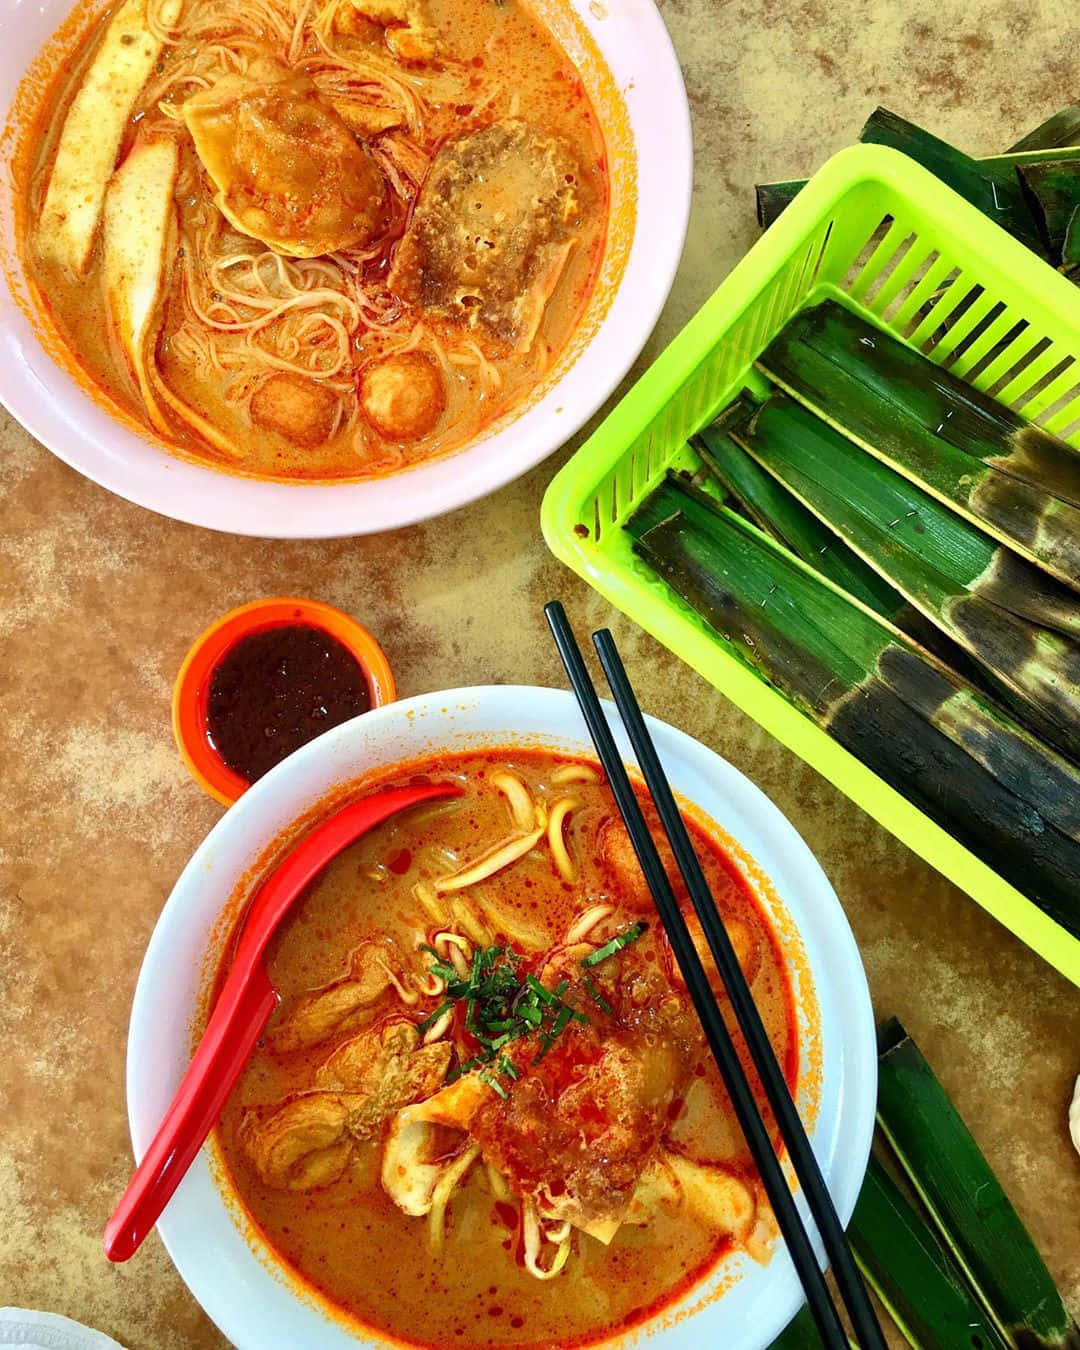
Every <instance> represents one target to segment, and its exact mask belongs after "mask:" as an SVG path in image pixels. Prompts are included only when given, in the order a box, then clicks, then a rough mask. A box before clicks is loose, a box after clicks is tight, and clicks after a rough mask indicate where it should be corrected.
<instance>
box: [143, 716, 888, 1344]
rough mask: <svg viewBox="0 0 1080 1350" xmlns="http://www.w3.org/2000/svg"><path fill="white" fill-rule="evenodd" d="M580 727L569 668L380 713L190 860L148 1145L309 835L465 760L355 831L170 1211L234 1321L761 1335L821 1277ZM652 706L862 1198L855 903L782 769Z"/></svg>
mask: <svg viewBox="0 0 1080 1350" xmlns="http://www.w3.org/2000/svg"><path fill="white" fill-rule="evenodd" d="M523 710H527V711H525V712H523ZM577 728H578V724H577V720H576V713H575V711H574V709H573V706H572V700H571V696H570V695H569V694H564V693H562V692H559V691H553V690H515V689H489V690H461V691H456V692H454V693H450V694H441V695H436V696H433V697H430V698H421V699H413V700H409V701H408V702H406V703H399V704H394V705H390V706H388V707H386V708H384V709H379V710H376V711H375V712H373V713H369V714H367V715H366V716H365V717H363V718H361V719H357V720H356V721H354V722H352V723H348V724H345V725H343V726H342V727H339V728H337V729H336V730H334V731H332V732H330V733H328V734H327V735H326V736H324V737H322V738H320V740H319V741H317V742H314V743H312V745H310V746H309V747H306V748H305V749H303V750H301V751H299V752H298V753H297V754H296V755H294V756H293V757H291V758H290V759H289V760H288V761H287V762H286V763H285V764H283V765H281V766H279V768H277V769H275V770H273V771H272V772H271V773H270V774H268V775H267V776H266V777H265V778H264V779H262V780H260V782H259V783H257V784H256V785H255V786H254V787H253V788H252V789H251V790H250V791H249V792H248V793H247V794H245V796H244V797H243V798H242V799H241V801H240V802H239V803H238V805H237V806H235V807H234V808H233V809H232V810H230V812H229V813H228V815H227V816H226V818H225V819H224V820H223V821H222V822H221V823H220V825H219V826H218V827H217V828H216V829H215V830H214V831H213V833H212V834H211V835H210V837H209V838H208V840H207V842H206V843H205V844H204V845H203V847H202V848H201V849H200V851H199V853H198V854H196V856H195V858H194V859H193V860H192V863H191V864H190V865H189V867H188V869H187V871H186V872H185V873H184V876H183V877H182V878H181V880H180V882H179V883H178V885H177V888H176V890H175V891H174V894H173V896H172V898H171V899H170V901H169V903H168V905H167V906H166V908H165V911H164V913H163V915H162V919H161V921H160V924H159V927H158V930H157V931H156V932H155V935H154V938H153V940H152V942H151V945H150V949H149V951H148V954H147V958H146V962H145V965H144V968H143V972H142V975H141V977H140V982H139V988H138V992H137V995H136V1003H135V1010H134V1014H133V1019H132V1035H131V1042H130V1045H129V1074H128V1078H129V1110H130V1114H131V1120H132V1128H133V1137H134V1141H135V1145H136V1151H139V1150H140V1149H141V1148H143V1147H145V1145H146V1143H147V1142H148V1140H149V1137H150V1135H151V1134H152V1132H153V1130H154V1128H155V1127H156V1125H157V1122H158V1119H159V1116H160V1110H161V1109H162V1108H163V1106H164V1105H165V1104H166V1103H167V1101H168V1099H169V1096H170V1095H171V1092H172V1090H173V1087H174V1086H175V1082H176V1080H177V1079H178V1077H179V1074H180V1073H181V1072H182V1069H183V1067H184V1064H185V1062H186V1058H187V1056H188V1055H189V1054H190V1047H191V1030H192V1025H194V1026H195V1028H196V1029H197V1027H198V1025H199V1018H200V1016H201V1015H204V1013H205V1008H206V1006H207V1004H208V1002H209V1000H210V999H211V998H212V996H213V990H214V988H215V986H216V984H217V982H218V981H219V980H220V979H221V978H222V976H223V972H224V970H225V969H226V968H227V962H228V958H229V952H230V951H231V942H230V936H231V934H232V933H233V932H235V930H236V926H237V924H238V922H241V921H242V916H243V912H244V905H245V902H246V900H247V899H248V898H249V897H250V895H251V893H252V890H253V887H254V886H255V885H257V882H258V879H259V878H260V877H261V876H263V875H265V874H266V873H267V871H268V870H269V869H271V868H272V867H273V865H274V861H275V859H277V858H279V857H280V856H281V854H282V852H283V850H285V849H286V848H287V847H288V846H289V845H290V844H291V843H293V842H295V841H296V839H297V838H299V837H300V836H301V835H302V834H303V833H304V831H305V830H307V829H310V828H311V826H312V825H313V824H315V823H317V822H318V820H320V819H322V818H324V817H325V816H326V815H327V814H329V813H330V812H332V811H333V810H334V809H335V807H337V806H340V805H341V804H343V803H344V802H345V801H346V800H350V799H353V798H355V797H356V796H358V795H360V794H362V793H364V792H369V791H373V790H377V789H380V788H384V787H391V786H399V785H404V784H406V783H411V782H416V781H423V780H430V781H439V782H453V783H455V784H457V785H459V786H460V787H461V789H462V795H461V796H460V798H454V799H451V800H446V801H441V802H437V803H433V804H429V805H425V806H421V807H419V808H416V809H414V810H412V811H410V812H405V813H402V814H401V815H399V816H397V817H395V818H393V819H392V820H390V821H388V822H386V823H385V824H384V825H383V826H381V827H379V828H378V829H376V830H374V831H372V832H371V833H370V834H369V835H367V836H365V837H364V838H362V839H361V840H359V841H357V842H356V843H355V844H354V845H352V846H351V847H350V848H348V849H347V850H345V852H344V853H342V854H341V855H340V856H339V857H338V858H337V859H336V860H335V861H334V862H332V863H331V864H330V865H329V866H328V867H327V868H326V869H325V870H324V872H323V873H322V874H321V875H320V876H319V877H318V878H317V879H316V880H315V881H314V882H313V883H312V884H311V886H310V887H309V889H308V891H307V892H306V893H305V895H304V896H303V897H302V899H301V900H300V901H299V902H298V904H297V906H296V908H295V909H294V910H293V911H292V912H291V914H290V916H289V917H288V919H287V920H286V922H285V924H284V925H283V926H282V928H281V930H280V931H279V932H278V934H277V935H276V937H275V939H274V941H273V943H272V945H271V947H270V949H269V952H268V956H267V965H268V972H269V974H270V977H271V980H272V982H273V984H274V986H275V988H276V989H277V991H278V994H279V1004H278V1007H277V1009H276V1011H275V1012H274V1014H273V1016H272V1018H271V1020H270V1022H269V1024H268V1026H267V1030H266V1034H265V1036H264V1038H263V1040H262V1042H261V1043H260V1045H259V1046H258V1048H257V1049H256V1051H255V1053H254V1054H253V1055H252V1057H251V1059H250V1061H249V1062H248V1064H247V1066H246V1068H245V1070H244V1073H243V1075H242V1077H241V1079H240V1080H239V1082H238V1083H237V1085H236V1087H235V1088H234V1090H233V1092H232V1094H231V1096H230V1098H229V1100H228V1102H227V1103H226V1106H225V1109H224V1112H223V1114H222V1117H221V1120H220V1122H219V1125H218V1127H217V1129H216V1131H215V1133H214V1135H213V1138H212V1140H211V1142H210V1144H209V1145H208V1147H207V1149H204V1151H203V1154H202V1155H201V1156H200V1158H199V1159H198V1160H197V1162H196V1165H195V1166H194V1167H193V1169H192V1172H191V1173H190V1174H189V1176H188V1177H187V1178H186V1179H185V1181H184V1183H183V1184H182V1186H181V1188H180V1190H179V1191H178V1192H177V1195H176V1197H175V1198H174V1200H173V1202H172V1203H171V1204H170V1206H169V1208H168V1210H167V1211H166V1213H165V1215H164V1216H163V1218H162V1220H161V1223H160V1226H159V1227H160V1232H161V1234H162V1237H163V1238H164V1240H165V1242H166V1245H167V1246H168V1248H169V1250H170V1253H171V1254H172V1256H173V1259H174V1261H175V1262H176V1264H177V1266H178V1268H179V1270H180V1273H181V1274H182V1275H183V1277H184V1278H185V1279H186V1280H187V1282H188V1284H189V1286H190V1287H191V1289H192V1291H193V1292H194V1294H195V1295H196V1297H197V1298H198V1299H199V1300H200V1301H201V1302H202V1303H203V1305H204V1307H205V1308H206V1310H207V1311H208V1313H209V1314H210V1315H211V1316H212V1317H213V1318H214V1319H215V1320H216V1321H217V1322H218V1324H219V1326H220V1327H221V1328H222V1330H223V1331H224V1332H225V1334H226V1335H227V1336H228V1337H229V1338H230V1339H231V1340H232V1341H233V1342H234V1343H235V1344H237V1345H238V1346H241V1347H245V1346H252V1347H256V1346H257V1347H259V1350H266V1348H268V1347H273V1346H282V1347H284V1346H290V1347H295V1346H301V1345H312V1346H314V1345H319V1346H331V1347H332V1346H338V1345H341V1346H346V1345H350V1344H357V1343H360V1344H366V1345H372V1346H375V1345H404V1346H411V1347H426V1348H427V1350H443V1348H444V1347H457V1348H459V1350H481V1347H489V1346H505V1347H516V1348H517V1350H525V1347H530V1348H532V1350H540V1348H541V1347H543V1350H552V1348H553V1347H567V1348H569V1347H572V1346H573V1347H578V1346H587V1345H605V1346H614V1345H619V1344H622V1343H623V1342H624V1340H625V1338H627V1337H633V1336H643V1337H645V1338H646V1340H645V1343H647V1344H653V1343H654V1342H655V1343H656V1344H657V1345H658V1346H659V1345H664V1346H667V1347H689V1346H692V1345H700V1344H702V1343H703V1340H704V1339H705V1338H706V1337H707V1338H709V1339H713V1338H715V1337H717V1336H720V1337H722V1339H723V1343H724V1344H725V1345H730V1346H733V1347H736V1346H737V1347H748V1348H750V1347H759V1346H760V1347H764V1346H766V1345H768V1344H770V1343H771V1341H772V1339H773V1337H774V1336H775V1335H776V1334H777V1332H778V1331H779V1330H780V1328H781V1327H782V1326H783V1325H784V1323H785V1322H786V1320H787V1319H788V1318H789V1317H790V1316H791V1315H793V1313H794V1312H795V1310H796V1309H797V1307H798V1306H799V1304H800V1302H801V1294H800V1291H799V1286H798V1282H797V1279H796V1277H795V1274H794V1271H793V1269H792V1267H791V1265H790V1262H789V1260H788V1258H787V1255H786V1253H785V1252H784V1251H783V1249H782V1247H779V1246H778V1239H777V1230H776V1224H775V1220H774V1218H773V1215H772V1212H771V1209H770V1207H769V1204H768V1202H767V1200H766V1198H765V1196H764V1193H763V1190H762V1187H761V1183H760V1181H759V1179H758V1176H757V1174H756V1171H755V1167H754V1164H753V1162H752V1159H751V1157H750V1156H749V1153H748V1151H747V1148H746V1145H745V1142H744V1140H743V1138H742V1135H741V1133H740V1131H739V1128H738V1125H737V1123H736V1122H735V1119H734V1117H733V1114H732V1110H731V1105H730V1102H729V1100H728V1098H727V1094H726V1092H725V1090H724V1087H723V1084H722V1082H721V1080H720V1077H719V1073H718V1070H717V1069H716V1066H715V1064H714V1063H713V1062H712V1060H711V1058H710V1056H709V1053H708V1050H707V1048H706V1045H705V1042H704V1039H703V1034H702V1032H701V1029H700V1026H699V1024H698V1022H697V1020H696V1018H695V1015H694V1012H693V1008H692V1006H691V1004H690V1001H689V998H688V996H687V993H686V990H685V987H684V985H683V983H682V980H681V977H680V975H679V972H678V970H677V967H676V966H675V963H674V961H673V958H672V954H671V950H670V947H669V945H668V942H667V939H666V937H665V935H664V932H663V929H662V926H661V925H660V923H659V921H658V919H657V916H656V914H655V911H654V908H653V905H652V901H651V898H650V896H649V893H648V890H647V888H646V886H645V883H644V880H643V878H642V875H641V873H640V870H639V868H638V865H637V862H636V859H635V856H634V854H633V850H632V848H631V846H630V842H629V838H628V836H627V833H626V830H625V828H624V826H623V825H622V822H621V819H620V818H619V815H618V812H617V810H616V808H615V804H614V800H613V798H612V795H611V792H610V790H609V788H608V786H607V784H606V782H605V781H604V778H603V775H602V773H601V771H600V769H599V767H598V765H597V764H596V762H595V759H594V758H593V757H592V756H591V754H590V753H588V751H587V749H586V746H585V745H584V744H583V743H582V742H581V740H580V739H579V732H578V729H577ZM654 734H656V735H657V738H658V744H659V747H660V750H661V753H662V754H663V756H664V759H665V762H666V764H667V767H668V770H669V773H670V774H671V777H672V780H673V783H674V785H675V786H676V788H677V790H678V791H679V792H680V793H681V794H682V796H683V799H684V802H685V805H686V812H687V817H688V821H689V824H690V828H691V831H692V834H693V838H694V843H695V846H696V848H697V850H698V853H699V856H700V857H701V859H702V863H703V866H704V869H705V872H706V875H707V877H708V880H709V883H710V886H711V889H712V892H713V895H714V896H715V898H716V901H717V904H718V906H719V909H720V912H721V915H722V917H723V921H724V923H725V925H726V927H727V930H728V932H729V934H730V936H731V939H732V942H733V944H734V946H735V949H736V952H737V953H738V956H739V960H740V962H741V964H742V967H743V969H744V971H745V973H746V975H747V978H748V979H749V981H750V983H751V987H752V989H753V992H754V996H755V999H756V1001H757V1003H758V1006H759V1008H760V1009H761V1013H762V1016H763V1019H764V1023H765V1026H766V1028H767V1031H768V1034H769V1036H770V1038H771V1040H772V1043H773V1045H774V1047H775V1049H776V1051H777V1054H778V1056H779V1058H780V1061H781V1063H782V1065H783V1066H784V1068H785V1071H786V1073H787V1076H788V1079H789V1082H790V1084H791V1086H792V1089H793V1091H794V1092H795V1094H796V1097H797V1099H798V1102H799V1105H800V1108H801V1110H802V1111H803V1113H804V1116H805V1118H806V1119H807V1121H808V1124H809V1127H810V1130H811V1135H812V1138H813V1140H814V1143H815V1146H816V1148H817V1151H818V1153H819V1156H820V1157H821V1159H822V1163H823V1167H824V1169H825V1173H826V1176H827V1178H828V1179H829V1181H830V1183H831V1184H832V1187H833V1190H834V1194H835V1195H836V1197H837V1203H838V1207H839V1209H840V1212H841V1214H842V1216H844V1217H846V1216H847V1215H849V1213H850V1210H851V1207H852V1206H853V1204H854V1200H855V1197H856V1195H857V1192H858V1187H859V1184H860V1181H861V1176H862V1172H863V1169H864V1166H865V1160H866V1156H867V1150H868V1147H869V1139H870V1131H871V1128H872V1124H873V1105H874V1049H873V1024H872V1018H871V1014H870V1008H869V1001H868V997H867V993H866V985H865V979H864V977H863V974H862V970H861V967H860V965H859V961H858V955H857V951H856V949H855V946H854V942H853V940H852V938H851V934H850V931H849V930H848V928H847V925H846V921H845V920H844V918H843V914H842V911H841V910H840V907H839V904H838V902H837V900H836V898H835V895H834V894H833V892H832V890H831V888H830V887H829V885H828V882H827V881H826V880H825V878H824V876H823V874H822V873H821V871H820V869H819V868H818V867H817V864H816V863H815V862H814V860H813V858H812V856H811V855H810V853H809V851H808V850H807V849H806V847H805V845H804V844H803V843H802V841H801V840H800V839H799V838H798V836H797V835H796V834H795V833H794V831H793V830H792V829H791V827H790V825H788V824H787V822H786V821H785V820H784V819H783V817H782V816H780V815H779V813H778V812H777V811H776V809H775V808H774V807H773V806H771V804H770V803H769V802H768V801H767V799H765V798H764V797H763V796H762V795H761V794H760V793H759V792H758V791H757V790H756V789H754V788H753V787H752V786H751V785H750V784H749V783H748V782H747V781H746V780H745V779H743V778H742V777H741V775H739V774H738V773H736V771H735V770H733V769H731V768H730V766H728V765H726V764H724V763H723V761H721V760H719V759H718V758H717V757H716V756H715V755H713V754H712V752H710V751H707V750H705V749H704V748H703V747H702V746H700V745H698V744H697V743H696V742H693V741H691V740H690V739H689V738H687V737H684V736H682V735H681V734H680V733H678V732H675V731H674V730H672V729H671V728H668V727H665V726H663V725H662V724H656V729H655V733H654ZM648 810H649V813H650V817H651V808H648ZM653 824H654V826H655V821H653ZM680 900H681V903H683V904H684V906H685V907H686V908H687V911H688V912H689V900H688V898H687V897H686V896H685V895H684V894H683V895H681V896H680ZM690 927H691V932H692V934H693V935H694V938H695V942H696V943H699V944H701V947H702V951H704V950H705V948H704V939H703V937H702V934H701V930H700V927H699V926H698V923H697V920H696V918H695V917H693V916H691V918H690ZM715 992H716V993H717V995H718V997H719V998H720V999H721V1001H722V1003H723V1000H724V998H725V996H724V993H723V989H722V987H721V986H720V985H719V982H718V983H717V987H716V990H715ZM199 1009H202V1013H200V1012H199V1011H198V1010H199ZM193 1010H195V1022H194V1024H192V1021H191V1016H192V1012H193Z"/></svg>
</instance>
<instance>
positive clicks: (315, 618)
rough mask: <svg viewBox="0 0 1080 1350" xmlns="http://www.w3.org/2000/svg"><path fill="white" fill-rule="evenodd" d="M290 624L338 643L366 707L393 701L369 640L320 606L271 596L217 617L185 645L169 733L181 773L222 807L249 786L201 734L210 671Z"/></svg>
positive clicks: (380, 657)
mask: <svg viewBox="0 0 1080 1350" xmlns="http://www.w3.org/2000/svg"><path fill="white" fill-rule="evenodd" d="M289 624H296V625H298V626H302V627H306V628H316V629H319V630H320V631H322V632H324V633H328V634H329V635H330V637H333V638H336V639H337V640H338V642H340V643H341V645H342V646H343V647H344V648H345V649H346V651H348V652H349V654H350V655H351V656H352V657H353V658H354V659H355V661H356V663H357V665H358V666H359V667H360V669H361V670H362V671H363V674H364V679H365V681H366V682H367V687H368V692H369V694H370V695H371V707H372V708H380V707H382V705H383V704H384V703H392V702H393V701H394V699H395V698H396V697H397V690H396V688H395V685H394V675H393V672H392V671H391V669H390V663H389V661H387V659H386V654H385V652H384V651H383V649H382V647H380V646H379V643H378V641H377V639H376V638H375V636H374V635H373V634H372V633H371V632H370V631H369V630H368V629H367V628H365V627H364V625H363V624H362V623H360V621H359V620H358V619H354V618H353V617H352V615H351V614H346V613H345V611H344V610H341V609H337V608H336V607H335V606H334V605H328V604H327V603H326V602H325V601H323V600H308V599H305V598H304V597H303V596H297V595H274V596H268V597H267V598H266V599H265V600H250V601H248V603H247V604H245V605H237V606H236V608H235V609H230V610H229V611H228V612H227V613H225V614H222V615H221V616H220V617H219V618H217V619H215V620H214V621H213V623H210V624H208V625H207V626H206V628H204V629H203V631H202V632H201V633H200V634H199V636H198V637H197V638H196V639H195V641H194V642H193V643H192V644H191V648H190V649H189V651H188V654H187V656H185V657H184V660H183V663H182V665H181V666H180V669H179V670H178V671H177V674H176V681H175V683H174V684H173V693H172V729H173V738H174V739H175V741H176V748H177V749H178V750H179V752H180V758H181V759H182V760H183V761H184V767H185V768H186V769H187V771H188V773H190V774H191V776H192V778H193V779H194V780H195V782H196V783H198V785H199V787H201V788H202V790H203V791H204V792H206V793H208V794H209V795H210V796H211V797H213V799H214V800H215V801H216V802H218V803H220V804H221V805H222V806H231V805H232V804H233V802H234V801H236V800H237V798H238V797H241V796H242V795H243V794H244V793H245V792H247V791H248V789H249V788H250V787H251V784H250V783H249V782H248V781H247V779H246V778H244V777H243V776H242V775H241V774H238V773H237V772H236V771H235V769H230V768H229V766H228V764H226V763H225V761H224V759H222V757H221V755H220V754H219V753H218V751H217V750H216V749H215V748H214V747H213V746H212V745H211V744H210V742H209V740H208V739H207V734H206V698H207V693H208V690H209V683H210V680H211V679H212V677H213V674H214V671H215V670H216V669H217V667H218V666H219V665H220V664H221V662H222V661H223V660H224V659H225V657H226V656H227V655H228V654H229V652H231V651H232V649H233V648H234V647H235V646H236V645H237V643H239V642H242V641H243V640H244V638H246V637H251V636H252V634H254V633H263V632H266V631H267V630H268V629H271V628H284V627H286V626H288V625H289Z"/></svg>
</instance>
